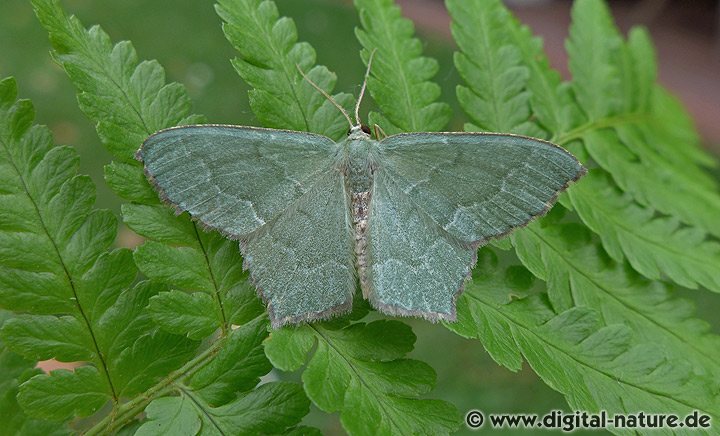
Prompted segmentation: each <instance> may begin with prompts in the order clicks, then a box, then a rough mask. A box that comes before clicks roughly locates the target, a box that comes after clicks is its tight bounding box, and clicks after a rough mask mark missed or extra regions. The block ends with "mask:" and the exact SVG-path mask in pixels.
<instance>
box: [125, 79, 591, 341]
mask: <svg viewBox="0 0 720 436" xmlns="http://www.w3.org/2000/svg"><path fill="white" fill-rule="evenodd" d="M364 89H365V87H364V85H363V91H364ZM361 99H362V91H361V96H360V98H359V99H358V105H359V102H360V100H361ZM355 112H356V113H355V122H354V123H353V122H352V120H351V119H350V117H349V116H348V115H347V113H345V112H344V110H343V113H344V115H345V117H346V118H347V119H348V121H349V123H350V126H351V128H350V130H349V133H348V136H347V138H345V139H344V140H342V141H340V142H335V141H333V140H331V139H330V138H327V137H325V136H322V135H317V134H313V133H306V132H296V131H288V130H276V129H263V128H256V127H242V126H230V125H194V126H182V127H176V128H171V129H167V130H163V131H160V132H158V133H155V134H153V135H152V136H150V137H149V138H148V139H147V140H146V141H145V143H144V144H143V145H142V147H141V148H140V150H138V153H137V158H138V159H139V160H141V161H142V162H143V163H144V166H145V173H146V175H147V177H148V179H149V180H150V181H151V183H152V184H153V186H154V187H155V188H156V189H157V190H158V192H159V193H160V196H161V197H162V198H163V199H164V200H165V201H166V202H168V203H170V204H171V205H173V206H174V207H175V209H176V211H177V212H178V213H181V212H184V211H187V212H189V213H190V215H191V217H192V218H193V219H195V220H197V221H199V222H201V223H202V224H203V225H205V226H206V227H208V228H211V229H215V230H217V231H219V232H221V233H222V234H223V235H225V236H226V237H229V238H232V239H236V240H238V241H239V243H240V250H241V252H242V254H243V257H244V267H245V268H247V269H249V271H250V276H251V278H252V281H253V283H254V285H255V286H256V287H257V290H258V293H259V295H260V296H261V298H262V299H263V301H264V302H265V303H266V304H267V307H268V312H269V315H270V319H271V321H272V325H273V327H275V328H277V327H280V326H283V325H285V324H294V323H299V322H303V321H315V320H320V319H326V318H329V317H331V316H333V315H337V314H342V313H346V312H349V311H350V310H351V307H352V298H353V295H354V292H355V289H356V283H357V282H358V281H359V283H360V287H361V289H362V293H363V296H364V297H365V298H366V299H368V300H369V301H370V303H371V304H372V305H373V306H374V307H375V308H376V309H378V310H379V311H380V312H383V313H386V314H390V315H401V316H420V317H422V318H425V319H428V320H432V321H437V320H441V319H444V320H450V321H453V320H455V317H456V315H455V300H456V299H457V297H458V295H459V294H460V293H461V292H462V289H463V284H464V282H465V280H466V279H467V278H468V277H469V275H470V272H471V269H472V267H473V265H474V264H475V261H476V253H477V249H478V247H479V246H481V245H483V244H485V243H487V242H488V241H489V240H491V239H493V238H498V237H501V236H504V235H506V234H508V233H509V232H511V231H512V230H513V229H515V228H517V227H520V226H524V225H526V224H527V223H528V222H530V221H531V220H532V219H533V218H535V217H538V216H540V215H543V214H544V213H546V212H547V211H548V210H549V208H550V207H551V206H552V204H553V203H554V202H555V200H556V198H557V196H558V194H559V193H560V192H561V191H563V190H564V189H565V188H567V186H568V185H569V183H571V182H573V181H575V180H577V179H579V178H580V177H581V176H582V175H583V174H584V173H585V168H584V167H583V166H582V165H581V164H580V163H579V162H578V161H577V159H575V157H574V156H572V155H571V154H570V153H569V152H567V151H565V150H564V149H562V148H560V147H559V146H557V145H554V144H552V143H549V142H546V141H542V140H539V139H534V138H529V137H524V136H517V135H509V134H495V133H403V134H399V135H393V136H389V137H385V138H384V139H382V140H378V139H377V138H376V139H373V137H372V136H371V134H370V129H369V128H368V127H366V126H363V125H362V124H361V123H360V120H359V116H358V108H357V107H356V111H355ZM377 136H378V135H377V134H376V137H377Z"/></svg>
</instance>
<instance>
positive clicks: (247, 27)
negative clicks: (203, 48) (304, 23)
mask: <svg viewBox="0 0 720 436" xmlns="http://www.w3.org/2000/svg"><path fill="white" fill-rule="evenodd" d="M215 9H216V11H217V13H218V15H219V16H220V18H222V19H223V21H224V22H225V23H224V24H223V31H224V32H225V36H226V38H227V39H228V41H230V43H231V44H232V45H233V47H235V49H236V50H237V51H238V53H239V55H240V56H239V57H237V58H235V59H234V60H233V66H234V67H235V69H236V70H237V72H238V74H240V76H241V77H242V78H243V80H244V81H245V82H246V83H247V84H248V85H250V87H251V88H252V90H251V91H250V107H251V108H252V110H253V112H254V113H255V116H256V117H257V118H258V119H259V120H260V122H261V123H262V124H263V125H264V126H266V127H274V128H279V129H291V130H299V131H305V132H314V133H321V134H323V135H325V136H328V137H330V138H333V139H339V138H341V137H343V136H344V135H345V134H347V131H348V123H347V121H346V120H345V118H344V117H343V116H342V114H341V113H340V112H339V111H338V109H337V108H335V107H334V106H333V105H332V104H331V103H330V102H329V101H328V100H327V99H326V98H325V97H324V96H323V95H322V94H320V93H319V92H317V90H315V89H314V88H313V87H312V86H310V84H309V83H307V81H305V80H304V79H303V77H302V75H301V74H300V72H299V71H298V68H300V69H301V70H302V71H303V72H304V73H305V74H306V75H307V76H308V78H309V79H310V80H312V81H313V82H314V83H315V84H317V85H318V86H319V87H320V88H322V89H323V90H325V91H326V92H327V93H328V94H330V93H332V90H333V88H334V87H335V82H336V80H337V78H336V76H335V74H334V73H332V72H330V71H329V70H328V69H327V68H325V67H324V66H321V65H315V50H314V49H313V48H312V46H311V45H310V44H308V43H306V42H298V41H297V40H298V35H297V29H296V27H295V23H294V22H293V20H292V19H290V18H287V17H280V15H279V13H278V10H277V6H276V5H275V3H274V2H272V1H269V0H219V1H218V4H217V6H216V8H215ZM333 98H334V99H335V101H337V102H338V104H340V105H341V106H343V107H345V108H346V109H349V106H350V105H351V103H352V100H353V98H352V96H350V95H349V94H337V95H335V96H334V97H333Z"/></svg>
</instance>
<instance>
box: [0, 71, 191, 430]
mask: <svg viewBox="0 0 720 436" xmlns="http://www.w3.org/2000/svg"><path fill="white" fill-rule="evenodd" d="M0 96H1V97H2V100H1V101H0V173H2V176H1V177H2V180H3V190H4V192H3V194H2V197H3V198H2V201H1V202H0V204H2V205H3V207H2V209H1V212H0V247H2V248H1V249H0V250H1V251H2V256H0V259H2V260H1V261H0V277H1V278H0V304H2V306H3V307H6V308H8V309H11V310H14V311H16V312H24V313H23V314H22V315H18V316H16V317H14V318H12V319H11V320H9V321H7V322H6V323H5V325H4V326H3V329H2V337H3V341H4V342H5V343H6V344H7V346H8V347H10V348H11V349H12V350H13V351H15V352H17V353H18V354H21V355H22V356H24V357H26V358H28V359H31V360H35V361H37V360H47V359H51V358H55V359H57V360H60V361H64V362H73V361H78V360H81V361H85V362H88V363H89V364H88V365H87V366H83V367H81V368H78V370H76V371H74V372H70V371H55V372H53V373H51V374H49V375H37V376H35V377H33V378H32V379H30V380H29V381H27V382H26V383H24V384H23V385H22V386H21V388H20V394H19V397H18V399H19V401H20V404H21V405H22V406H23V408H25V409H26V411H27V412H28V413H30V414H32V415H33V416H37V417H41V418H45V419H53V420H66V419H69V418H71V417H73V416H74V415H79V416H87V415H90V414H92V413H94V412H95V411H97V410H98V409H100V407H102V406H103V405H104V404H105V403H106V402H108V401H110V402H112V403H113V404H117V403H118V402H119V400H120V398H121V397H125V396H129V395H135V394H137V393H139V392H141V391H142V390H145V389H147V388H148V387H149V386H151V385H152V384H153V383H155V382H157V381H158V379H159V378H160V377H161V376H163V375H165V374H166V373H167V372H169V371H171V370H173V369H175V368H177V367H178V366H179V365H181V364H182V363H183V361H184V360H185V359H187V358H188V357H190V355H192V353H193V352H194V350H195V348H196V344H195V343H192V342H190V341H187V340H183V339H182V338H178V337H173V336H172V335H169V334H164V333H162V332H159V331H157V327H156V326H155V324H154V323H153V322H152V320H151V319H150V318H149V317H148V316H147V315H146V314H144V313H143V310H142V309H143V307H144V306H145V305H146V304H147V300H148V299H149V298H150V297H151V296H152V295H154V294H156V293H157V291H158V289H157V287H155V286H152V285H151V284H149V283H148V282H141V283H139V284H137V285H135V286H132V285H133V282H134V281H135V279H136V276H137V269H136V268H135V266H134V265H133V262H132V256H131V253H130V251H129V250H124V249H119V250H114V251H111V252H108V251H107V250H108V249H109V248H110V245H111V244H112V243H113V241H114V240H115V232H116V228H117V223H116V221H115V218H114V216H113V215H112V213H111V212H110V211H104V210H103V211H101V210H93V209H92V206H93V203H94V200H95V190H94V186H93V184H92V182H91V181H90V179H89V178H88V177H86V176H81V175H77V167H78V158H77V154H76V153H75V151H74V150H73V149H72V148H69V147H55V146H53V145H52V141H51V138H50V133H49V131H48V130H47V128H44V127H41V126H33V125H32V121H33V118H34V110H33V107H32V105H31V104H30V102H29V101H27V100H20V101H17V102H16V101H15V96H16V85H15V82H14V80H12V79H5V80H3V81H1V82H0ZM128 303H132V304H128ZM133 347H137V348H136V349H137V352H138V353H137V354H135V355H133V358H134V361H133V366H134V368H135V369H137V370H139V371H140V375H138V374H134V375H133V377H128V374H127V373H126V372H125V371H124V370H125V368H124V365H125V364H126V362H125V358H126V352H127V349H130V348H133ZM155 353H159V354H157V355H156V354H155ZM48 396H50V397H52V401H49V400H48Z"/></svg>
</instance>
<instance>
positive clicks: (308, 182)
mask: <svg viewBox="0 0 720 436" xmlns="http://www.w3.org/2000/svg"><path fill="white" fill-rule="evenodd" d="M335 147H336V144H335V143H334V142H333V141H332V140H331V139H329V138H326V137H325V136H321V135H314V134H311V133H303V132H291V131H285V130H274V129H259V128H253V127H241V126H218V125H204V126H184V127H176V128H172V129H168V130H163V131H160V132H158V133H156V134H154V135H152V136H150V137H149V138H148V139H147V140H146V141H145V143H144V144H143V146H142V147H141V149H140V150H139V152H138V157H139V158H140V159H141V160H142V161H143V163H144V164H145V173H146V174H147V176H148V178H149V179H150V180H151V182H152V183H153V184H154V185H155V187H156V188H157V189H158V191H159V192H160V195H161V196H162V197H163V199H164V200H165V201H167V202H169V203H170V204H172V205H173V206H175V208H176V209H178V210H179V211H187V212H190V215H191V216H192V217H193V218H194V219H196V220H199V221H200V222H202V223H203V224H205V225H206V226H207V227H210V228H213V229H216V230H219V231H220V232H222V233H223V234H225V235H227V236H230V237H234V238H240V237H241V236H243V235H247V234H248V233H250V232H252V231H254V230H256V229H257V228H259V227H260V226H262V225H263V224H265V223H267V222H269V221H270V220H272V219H273V218H275V217H277V216H278V215H279V214H280V213H282V212H283V211H284V210H285V209H286V208H287V207H288V205H289V204H291V203H292V202H293V201H294V200H297V199H298V198H300V196H302V195H303V194H304V193H305V192H307V191H308V189H309V188H310V187H311V186H312V184H313V183H315V181H316V180H317V178H318V176H319V175H320V174H322V173H323V172H324V171H326V170H327V167H328V166H329V165H330V163H331V162H332V159H333V158H332V153H333V152H334V150H335Z"/></svg>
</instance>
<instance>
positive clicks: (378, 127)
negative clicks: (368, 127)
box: [373, 124, 388, 141]
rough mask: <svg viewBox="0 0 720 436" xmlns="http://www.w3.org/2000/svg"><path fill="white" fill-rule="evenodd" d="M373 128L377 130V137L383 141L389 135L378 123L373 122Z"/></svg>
mask: <svg viewBox="0 0 720 436" xmlns="http://www.w3.org/2000/svg"><path fill="white" fill-rule="evenodd" d="M373 130H374V131H375V138H377V140H378V141H381V140H383V139H385V138H387V137H388V135H387V133H385V131H384V130H383V129H382V127H380V126H378V125H377V124H373ZM380 134H382V138H381V137H380Z"/></svg>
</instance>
